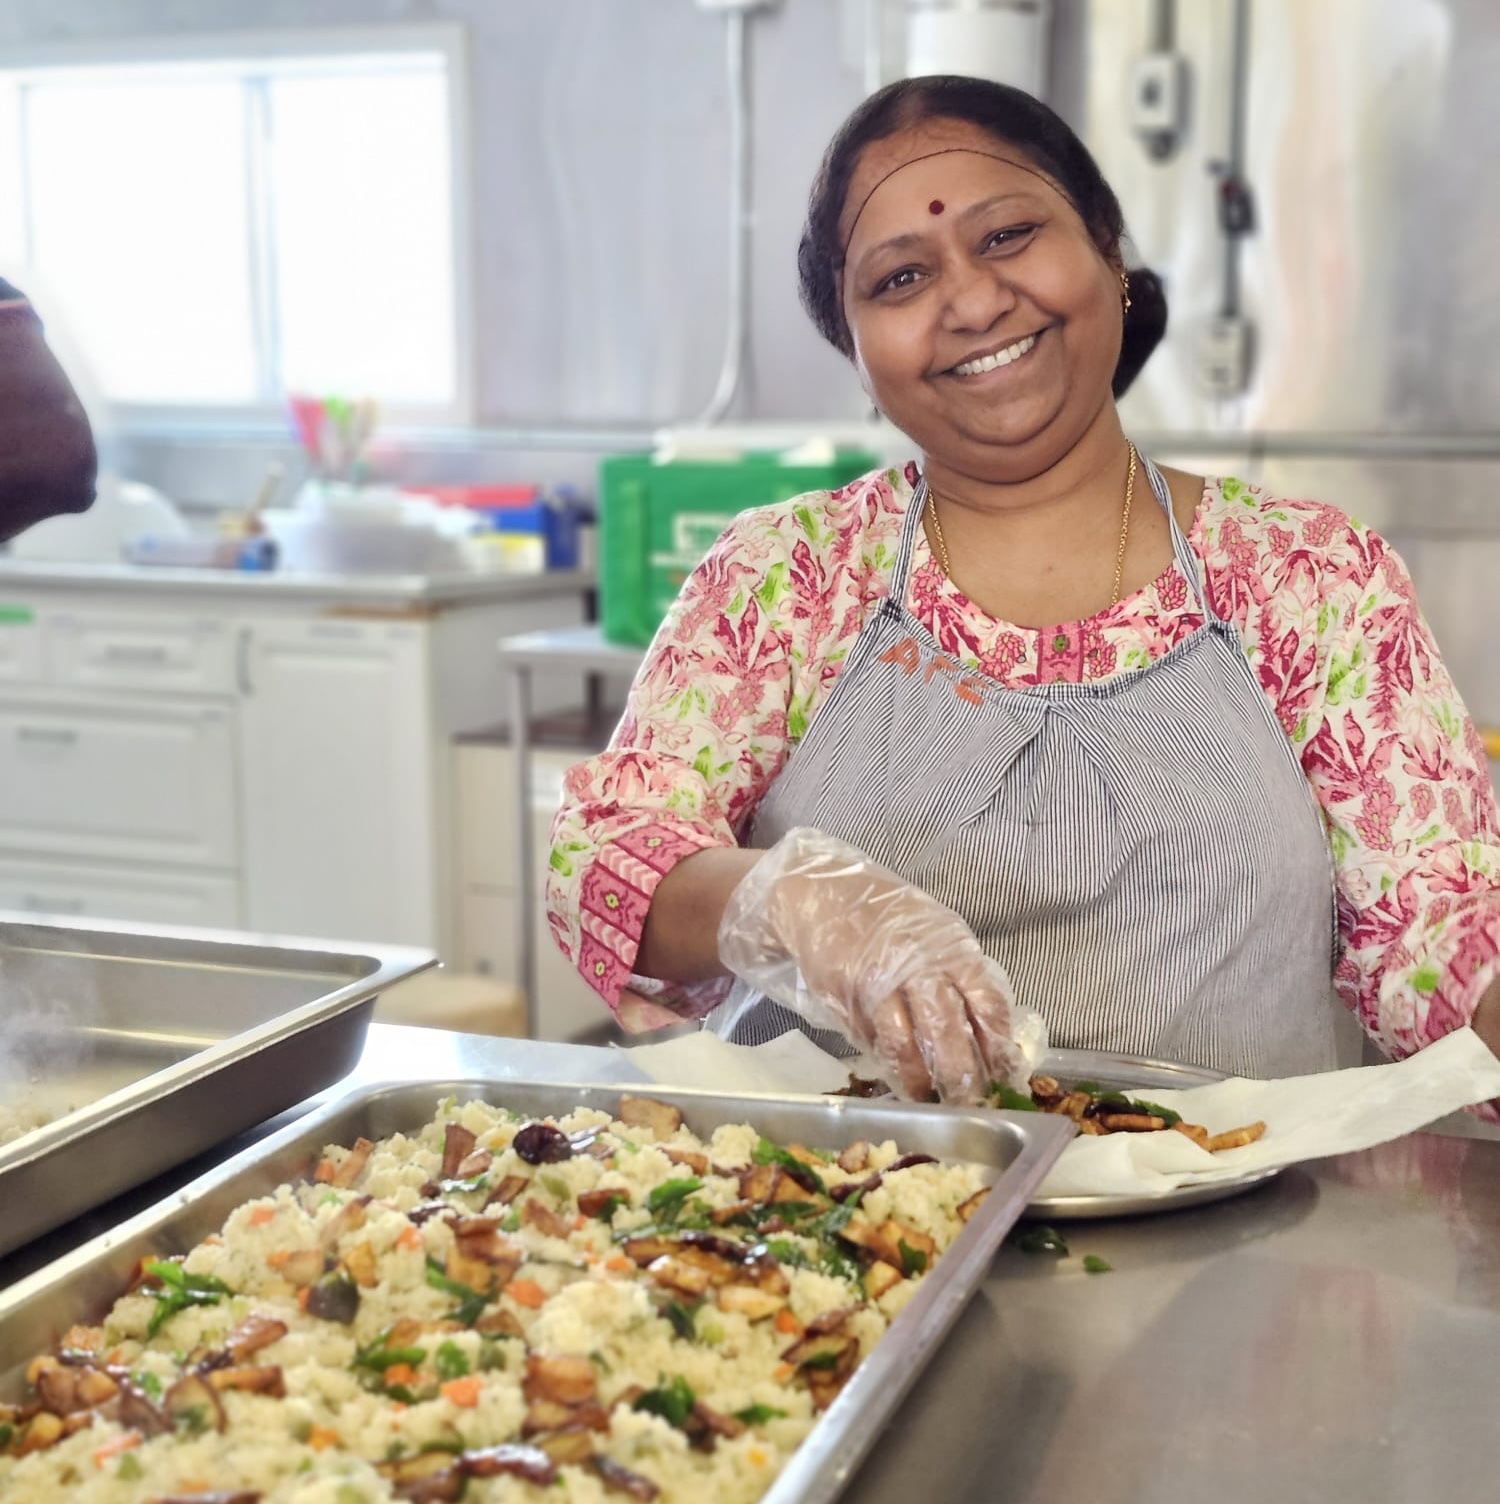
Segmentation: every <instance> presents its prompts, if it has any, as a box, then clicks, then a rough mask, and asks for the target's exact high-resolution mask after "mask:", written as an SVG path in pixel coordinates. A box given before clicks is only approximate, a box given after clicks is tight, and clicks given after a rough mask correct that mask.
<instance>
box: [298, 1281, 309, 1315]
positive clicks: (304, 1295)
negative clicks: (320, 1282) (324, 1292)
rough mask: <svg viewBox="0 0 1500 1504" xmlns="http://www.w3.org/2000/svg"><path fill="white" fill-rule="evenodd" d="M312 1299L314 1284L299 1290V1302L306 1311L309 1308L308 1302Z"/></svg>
mask: <svg viewBox="0 0 1500 1504" xmlns="http://www.w3.org/2000/svg"><path fill="white" fill-rule="evenodd" d="M311 1299H312V1286H310V1285H309V1286H308V1287H307V1288H306V1289H304V1290H298V1291H297V1304H298V1305H299V1306H301V1307H302V1309H303V1310H304V1311H305V1310H306V1309H307V1303H308V1301H309V1300H311Z"/></svg>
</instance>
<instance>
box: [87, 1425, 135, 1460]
mask: <svg viewBox="0 0 1500 1504" xmlns="http://www.w3.org/2000/svg"><path fill="white" fill-rule="evenodd" d="M140 1444H141V1433H140V1432H139V1431H121V1432H120V1434H119V1435H118V1436H113V1437H111V1438H110V1439H109V1440H108V1441H106V1442H105V1443H104V1445H103V1446H102V1447H95V1448H94V1453H93V1456H94V1466H95V1467H103V1466H104V1464H105V1463H106V1462H108V1461H109V1460H110V1458H111V1457H118V1456H119V1455H120V1453H121V1452H128V1451H129V1450H130V1449H131V1447H138V1446H140Z"/></svg>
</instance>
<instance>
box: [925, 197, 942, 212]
mask: <svg viewBox="0 0 1500 1504" xmlns="http://www.w3.org/2000/svg"><path fill="white" fill-rule="evenodd" d="M927 212H928V213H929V214H941V213H942V212H943V201H942V199H940V198H935V199H933V201H932V202H931V203H930V204H928V206H927Z"/></svg>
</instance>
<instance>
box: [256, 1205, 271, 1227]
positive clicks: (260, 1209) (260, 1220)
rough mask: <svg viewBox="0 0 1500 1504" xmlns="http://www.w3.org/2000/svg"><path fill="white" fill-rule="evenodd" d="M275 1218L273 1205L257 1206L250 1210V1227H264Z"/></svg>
mask: <svg viewBox="0 0 1500 1504" xmlns="http://www.w3.org/2000/svg"><path fill="white" fill-rule="evenodd" d="M275 1220H276V1208H275V1207H274V1206H257V1207H253V1208H252V1209H251V1211H250V1225H251V1227H264V1226H265V1225H266V1223H267V1222H274V1221H275Z"/></svg>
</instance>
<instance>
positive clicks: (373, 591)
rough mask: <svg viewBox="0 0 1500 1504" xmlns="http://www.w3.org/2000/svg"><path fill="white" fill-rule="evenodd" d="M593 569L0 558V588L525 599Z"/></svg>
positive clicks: (456, 601) (333, 598)
mask: <svg viewBox="0 0 1500 1504" xmlns="http://www.w3.org/2000/svg"><path fill="white" fill-rule="evenodd" d="M593 583H594V577H593V575H592V573H589V572H587V571H582V570H572V571H558V572H554V573H550V574H475V573H471V574H465V573H458V572H455V573H451V574H403V575H380V574H294V573H291V572H283V571H281V570H271V571H269V572H268V573H264V574H261V573H257V572H255V571H253V570H238V569H172V568H168V567H166V566H162V567H160V568H153V567H148V566H145V565H136V564H44V563H40V562H32V561H27V560H21V559H4V558H0V590H26V589H33V588H36V589H45V590H49V591H55V590H68V591H88V592H91V593H94V594H101V595H114V594H126V595H131V594H145V593H149V594H150V595H151V596H152V597H153V598H156V599H160V598H162V597H166V598H168V599H174V598H177V597H182V596H192V595H202V594H205V593H206V594H209V595H212V596H214V597H223V596H238V597H241V598H248V599H252V600H278V599H279V600H293V601H329V602H334V603H337V604H341V605H348V604H357V603H394V604H399V605H404V606H445V605H464V604H472V603H483V602H488V601H515V600H530V599H533V598H537V597H543V596H553V595H563V594H574V595H576V594H577V593H578V592H579V591H582V590H587V589H589V588H591V587H592V585H593Z"/></svg>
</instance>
